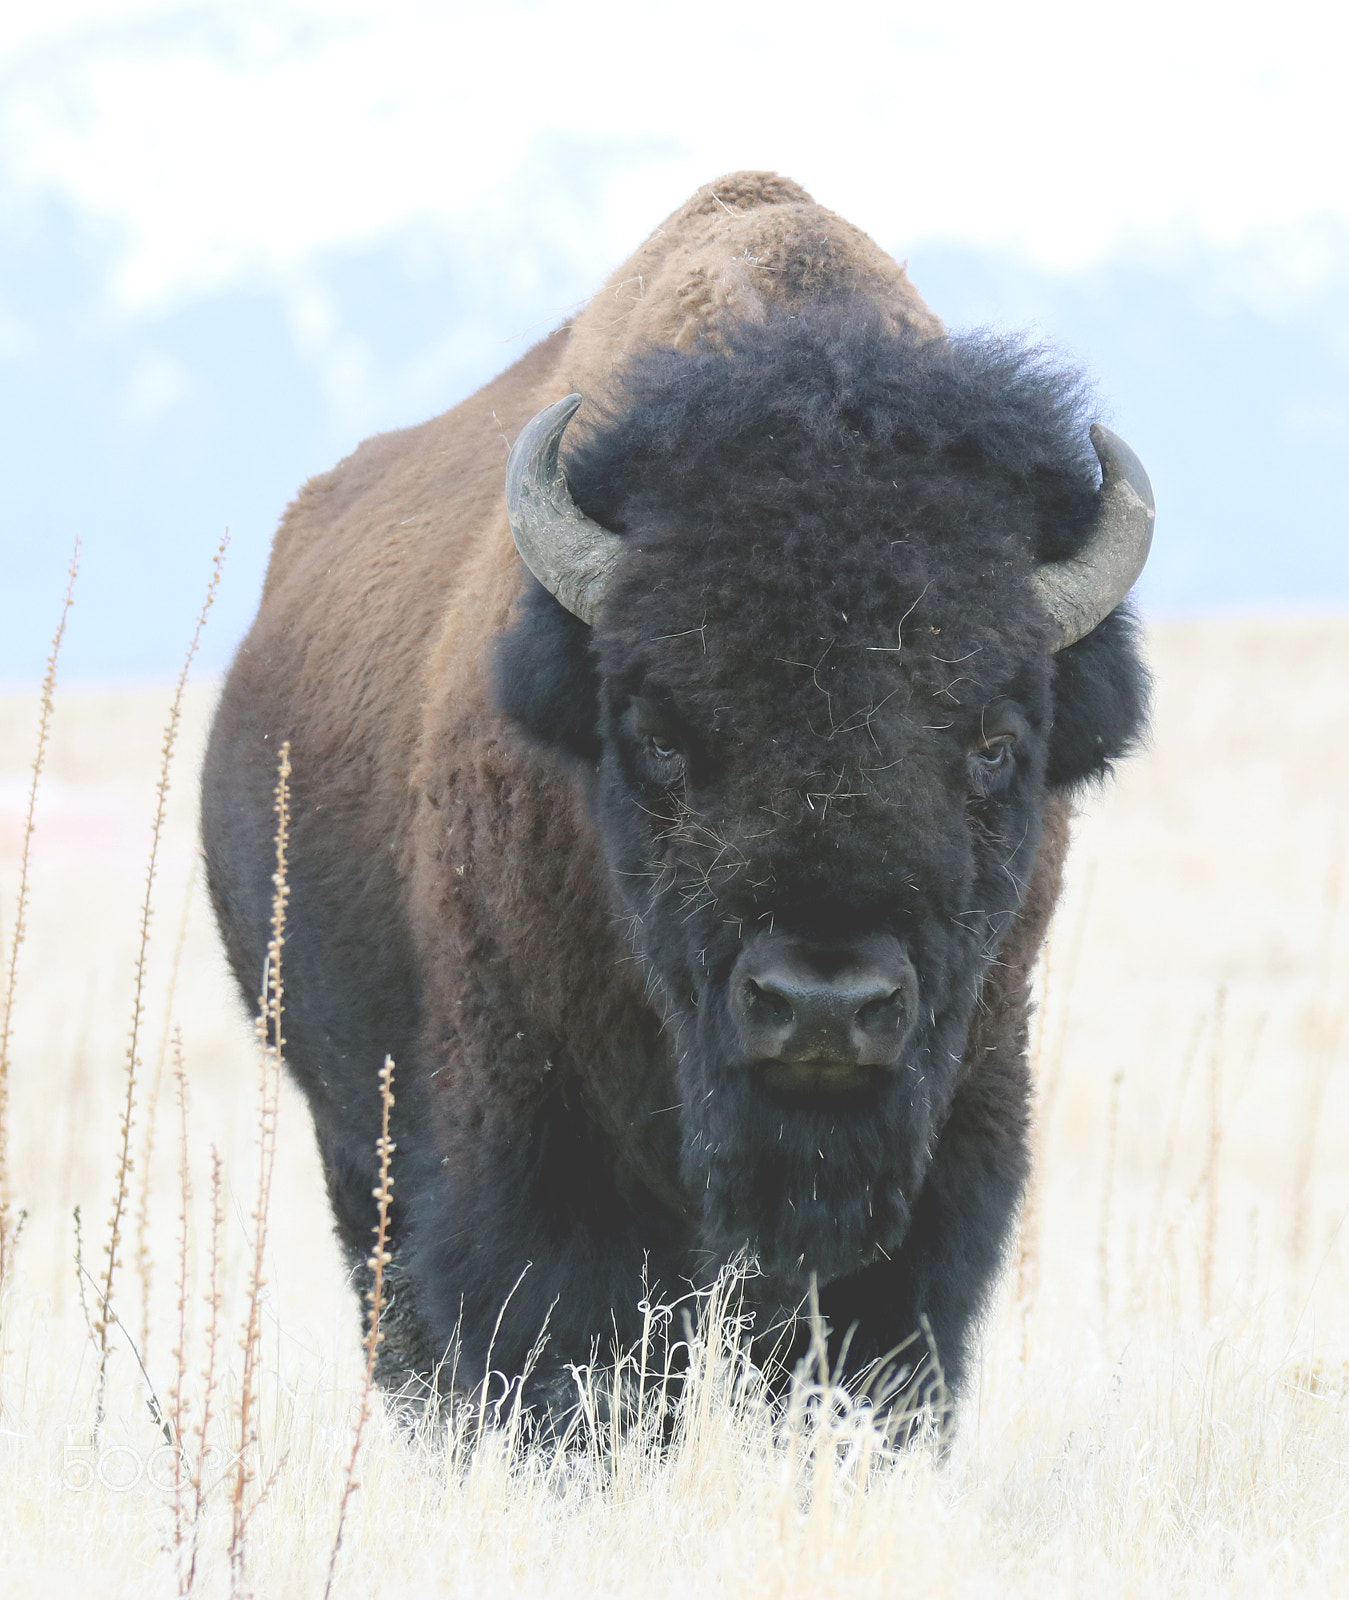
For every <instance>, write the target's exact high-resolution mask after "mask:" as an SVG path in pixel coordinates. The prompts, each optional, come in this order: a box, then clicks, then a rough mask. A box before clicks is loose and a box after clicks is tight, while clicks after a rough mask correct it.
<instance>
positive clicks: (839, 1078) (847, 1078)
mask: <svg viewBox="0 0 1349 1600" xmlns="http://www.w3.org/2000/svg"><path fill="white" fill-rule="evenodd" d="M751 1071H752V1072H753V1073H754V1074H755V1076H756V1077H757V1079H758V1081H759V1082H760V1083H761V1084H762V1085H763V1087H764V1089H765V1090H767V1091H768V1092H769V1093H771V1094H775V1095H781V1096H783V1097H784V1098H785V1099H786V1100H787V1101H788V1102H791V1101H794V1100H802V1099H805V1098H807V1097H809V1098H810V1099H812V1100H818V1099H823V1098H828V1097H830V1096H833V1095H844V1096H847V1098H848V1099H850V1100H851V1099H854V1098H856V1097H857V1096H859V1095H861V1094H864V1093H865V1092H866V1091H867V1090H871V1091H872V1092H874V1091H875V1090H876V1088H877V1079H878V1076H879V1074H878V1070H877V1069H876V1068H874V1067H859V1066H858V1065H857V1063H856V1062H854V1061H847V1060H838V1059H836V1058H833V1057H828V1056H820V1057H810V1058H808V1059H806V1060H803V1061H756V1062H755V1063H754V1065H753V1067H752V1068H751Z"/></svg>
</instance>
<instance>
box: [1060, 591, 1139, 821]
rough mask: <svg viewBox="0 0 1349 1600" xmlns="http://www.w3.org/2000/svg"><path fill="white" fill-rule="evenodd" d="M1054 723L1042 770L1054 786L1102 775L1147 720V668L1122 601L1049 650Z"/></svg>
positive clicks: (1133, 623)
mask: <svg viewBox="0 0 1349 1600" xmlns="http://www.w3.org/2000/svg"><path fill="white" fill-rule="evenodd" d="M1053 659H1054V691H1053V693H1054V726H1053V730H1052V732H1051V733H1050V736H1049V766H1048V771H1047V773H1046V776H1047V778H1048V780H1049V782H1050V784H1051V785H1052V786H1053V787H1054V788H1056V789H1066V788H1071V787H1072V786H1073V785H1074V784H1079V783H1083V782H1085V781H1087V780H1088V779H1091V778H1100V777H1104V775H1105V774H1106V772H1107V771H1108V770H1109V767H1110V764H1111V762H1112V761H1116V760H1118V759H1119V757H1120V756H1122V755H1125V754H1126V753H1127V752H1128V751H1129V750H1130V749H1132V748H1133V746H1134V745H1135V744H1137V742H1138V740H1139V738H1140V736H1141V735H1142V733H1143V731H1144V728H1145V726H1146V724H1147V715H1148V690H1149V682H1148V673H1147V668H1146V667H1145V666H1144V665H1143V662H1142V658H1141V656H1140V654H1139V649H1138V624H1137V622H1136V621H1135V619H1134V617H1133V614H1132V613H1131V612H1130V610H1129V608H1128V607H1127V606H1118V607H1117V608H1116V609H1115V610H1114V611H1112V612H1110V614H1109V615H1108V616H1107V617H1106V618H1105V619H1104V620H1103V621H1102V622H1099V623H1098V624H1097V625H1096V627H1095V628H1093V629H1092V631H1091V632H1090V633H1088V634H1086V635H1085V636H1084V637H1083V638H1081V639H1079V640H1078V641H1077V643H1076V644H1071V645H1068V646H1067V647H1066V648H1065V649H1062V650H1060V651H1059V652H1058V653H1057V655H1055V656H1054V658H1053Z"/></svg>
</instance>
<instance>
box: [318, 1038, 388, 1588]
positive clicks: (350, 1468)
mask: <svg viewBox="0 0 1349 1600" xmlns="http://www.w3.org/2000/svg"><path fill="white" fill-rule="evenodd" d="M379 1096H380V1105H381V1114H380V1134H379V1140H378V1143H377V1144H376V1146H375V1149H376V1150H377V1152H378V1154H379V1184H378V1186H377V1187H376V1188H375V1190H374V1196H375V1200H376V1202H377V1203H378V1206H379V1219H378V1221H377V1222H376V1224H375V1253H374V1255H372V1256H371V1257H370V1258H369V1260H368V1261H367V1263H366V1265H367V1266H368V1267H369V1268H370V1271H371V1272H372V1273H373V1275H374V1282H373V1284H372V1285H371V1288H370V1326H369V1329H368V1330H367V1332H366V1339H365V1381H364V1382H363V1384H362V1385H361V1410H360V1415H359V1416H358V1417H357V1419H356V1437H355V1438H354V1439H353V1440H352V1442H351V1459H350V1460H349V1461H348V1462H347V1477H346V1482H345V1484H344V1485H343V1487H342V1503H341V1505H340V1506H339V1507H338V1510H337V1533H336V1535H335V1536H334V1538H333V1549H332V1554H331V1556H329V1558H328V1581H327V1583H326V1584H325V1585H324V1588H323V1600H330V1596H331V1595H332V1592H333V1579H334V1577H335V1576H336V1574H337V1556H338V1552H339V1551H340V1550H341V1548H342V1530H343V1529H344V1527H345V1526H346V1520H347V1506H348V1504H349V1503H350V1500H351V1497H352V1495H353V1494H354V1493H355V1491H356V1488H357V1483H356V1459H357V1457H358V1456H359V1455H360V1451H361V1436H362V1435H363V1434H364V1432H365V1424H366V1422H367V1421H368V1420H369V1416H370V1391H371V1389H372V1387H373V1386H374V1381H375V1359H376V1356H377V1355H378V1353H379V1343H380V1340H381V1339H382V1338H383V1337H384V1335H383V1332H382V1331H381V1329H380V1325H379V1323H380V1317H381V1315H382V1314H383V1311H384V1269H385V1267H386V1266H388V1264H389V1261H390V1260H391V1257H390V1254H389V1251H388V1248H387V1246H388V1239H389V1205H390V1202H391V1200H392V1198H393V1175H392V1173H391V1172H390V1171H389V1165H390V1162H391V1160H392V1157H393V1152H394V1144H393V1141H392V1140H391V1139H390V1138H389V1112H390V1110H391V1108H392V1106H393V1057H392V1056H385V1058H384V1065H383V1066H382V1067H381V1068H380V1073H379Z"/></svg>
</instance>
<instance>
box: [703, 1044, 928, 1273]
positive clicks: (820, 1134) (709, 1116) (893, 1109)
mask: <svg viewBox="0 0 1349 1600" xmlns="http://www.w3.org/2000/svg"><path fill="white" fill-rule="evenodd" d="M699 1020H700V1027H699V1030H698V1031H699V1034H700V1035H702V1034H703V1033H704V1031H705V1030H706V1031H707V1032H712V1031H713V1029H712V1027H711V1026H709V1025H708V1023H707V1021H706V1019H705V1018H700V1019H699ZM950 1031H951V1030H949V1029H946V1028H942V1029H940V1030H938V1038H937V1039H935V1040H931V1041H929V1043H928V1044H927V1045H922V1044H919V1045H918V1046H917V1047H916V1048H915V1049H914V1050H913V1051H911V1052H910V1055H909V1062H908V1064H906V1065H905V1066H903V1067H901V1068H900V1069H899V1070H898V1071H897V1072H894V1073H892V1074H887V1075H886V1076H885V1077H883V1078H881V1079H880V1080H879V1081H878V1083H877V1085H876V1086H875V1088H874V1090H873V1089H868V1090H861V1091H858V1092H857V1094H856V1096H843V1095H840V1096H837V1097H834V1098H832V1099H830V1100H820V1101H816V1102H813V1103H812V1102H800V1101H793V1100H792V1099H791V1098H789V1097H787V1096H785V1095H775V1094H773V1093H772V1092H771V1091H769V1090H768V1089H766V1088H765V1087H763V1085H762V1084H760V1083H758V1082H756V1081H755V1075H754V1072H753V1070H752V1069H749V1068H745V1067H742V1066H737V1067H734V1068H727V1067H720V1066H718V1065H717V1063H716V1056H715V1054H714V1052H715V1047H716V1041H715V1039H708V1040H706V1045H707V1046H710V1047H711V1049H710V1050H709V1049H707V1048H705V1044H704V1039H703V1038H702V1037H700V1038H699V1039H698V1043H697V1044H696V1045H695V1046H694V1047H693V1048H692V1049H690V1050H688V1051H687V1052H686V1054H685V1055H684V1058H683V1060H682V1061H681V1062H680V1066H679V1073H680V1079H681V1088H682V1090H683V1094H682V1096H681V1098H682V1100H683V1104H684V1106H685V1108H686V1109H685V1113H684V1117H683V1122H684V1140H683V1149H682V1153H681V1170H682V1176H683V1179H684V1183H685V1184H686V1186H687V1188H688V1190H689V1192H690V1194H691V1195H692V1196H695V1197H701V1204H702V1227H701V1241H700V1242H701V1244H702V1247H703V1248H704V1249H705V1250H706V1251H707V1252H708V1253H709V1255H710V1256H711V1262H710V1263H709V1264H710V1265H712V1266H715V1265H718V1264H720V1263H722V1262H725V1261H728V1260H730V1259H732V1258H734V1257H736V1256H737V1255H743V1254H745V1253H748V1254H749V1255H750V1256H751V1257H752V1258H753V1259H754V1260H756V1261H757V1263H758V1265H759V1267H760V1269H761V1270H762V1272H763V1273H764V1274H765V1276H766V1277H767V1278H768V1279H769V1280H771V1281H773V1282H774V1283H776V1284H778V1285H780V1286H781V1288H782V1290H783V1291H784V1292H785V1293H795V1292H797V1291H801V1290H804V1289H805V1288H806V1286H807V1285H808V1284H809V1283H810V1281H811V1279H812V1278H814V1280H815V1281H816V1283H817V1284H819V1285H821V1286H822V1285H824V1284H826V1283H829V1282H831V1281H833V1280H834V1279H837V1278H842V1277H847V1276H849V1275H850V1274H852V1273H855V1272H858V1271H860V1270H861V1269H862V1268H863V1267H866V1266H869V1265H870V1264H871V1263H872V1262H873V1261H876V1260H878V1259H881V1258H882V1257H885V1256H891V1255H894V1254H895V1253H897V1252H898V1250H899V1249H900V1247H901V1246H902V1245H903V1243H904V1239H905V1237H906V1235H907V1234H908V1231H909V1223H910V1218H911V1214H912V1204H913V1201H914V1198H915V1197H916V1195H917V1193H918V1190H919V1188H920V1187H921V1185H922V1181H923V1176H924V1174H925V1173H926V1170H927V1166H928V1163H929V1161H930V1159H931V1152H932V1147H933V1145H934V1143H935V1138H936V1133H937V1131H938V1128H939V1123H940V1120H943V1119H944V1116H945V1109H946V1107H947V1105H949V1102H950V1090H951V1087H953V1085H954V1079H955V1068H954V1062H953V1061H952V1060H951V1056H950V1051H949V1050H947V1049H945V1048H944V1047H943V1044H942V1041H941V1037H940V1036H941V1035H944V1034H948V1033H949V1032H950ZM934 1058H935V1060H936V1061H937V1062H939V1063H940V1062H945V1063H946V1065H945V1070H942V1067H941V1066H940V1065H938V1066H937V1067H936V1069H935V1070H934V1066H933V1061H934Z"/></svg>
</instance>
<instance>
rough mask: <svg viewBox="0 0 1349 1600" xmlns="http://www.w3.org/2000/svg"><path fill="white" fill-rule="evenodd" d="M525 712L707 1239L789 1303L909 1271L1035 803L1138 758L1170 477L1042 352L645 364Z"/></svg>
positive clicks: (553, 472)
mask: <svg viewBox="0 0 1349 1600" xmlns="http://www.w3.org/2000/svg"><path fill="white" fill-rule="evenodd" d="M578 404H579V402H578V401H577V399H576V397H572V398H571V399H570V400H567V401H563V402H561V403H560V404H559V405H558V406H554V407H551V408H550V409H549V410H548V411H546V412H544V413H542V414H541V415H540V416H539V417H538V418H536V419H535V421H534V423H532V424H531V425H530V428H529V429H527V430H526V433H525V434H524V435H522V437H521V440H520V441H519V443H518V444H517V446H516V450H515V454H514V456H513V458H512V463H511V467H510V474H509V491H508V498H509V501H510V508H511V513H512V524H513V528H514V530H515V534H516V539H517V543H518V544H519V546H520V548H521V551H522V554H523V555H524V557H525V559H526V561H527V563H528V565H529V566H530V568H531V569H532V571H533V572H534V574H535V575H536V577H537V578H538V579H539V580H540V583H539V585H536V586H532V587H531V590H530V593H529V594H528V595H527V596H526V599H525V602H524V606H523V609H522V613H521V615H520V617H519V620H518V621H517V624H516V626H515V627H514V628H513V630H512V632H511V633H510V634H508V635H507V636H506V638H505V640H504V641H503V645H502V649H501V653H500V657H499V660H498V686H499V692H500V696H501V699H502V702H503V705H504V708H505V709H506V710H507V711H508V713H510V714H511V715H513V716H514V717H515V719H516V720H517V721H518V722H519V723H521V724H522V725H523V726H524V727H525V728H526V730H527V731H529V732H531V733H532V734H533V735H534V736H535V737H536V738H539V739H541V740H543V741H545V742H547V743H549V744H551V745H552V746H553V747H554V748H555V749H558V750H559V751H561V752H563V753H565V755H566V756H567V757H569V758H570V759H572V760H573V761H574V762H575V763H576V766H577V772H578V776H579V781H581V782H583V783H584V784H585V785H586V787H587V791H588V796H589V803H590V808H591V812H592V815H593V817H594V820H595V823H596V826H597V828H598V831H599V834H600V837H601V841H602V846H603V850H604V854H605V857H606V860H607V863H608V866H609V869H610V873H611V877H612V883H613V889H614V896H615V901H616V904H617V906H618V908H619V909H620V912H621V914H622V915H623V916H624V918H625V919H626V927H627V934H628V938H629V941H630V943H631V946H632V949H633V950H634V951H635V953H636V955H637V957H638V959H639V960H640V962H641V965H642V968H643V970H644V973H645V975H646V978H647V982H648V987H649V990H650V993H651V995H652V997H653V1000H654V1003H655V1004H656V1005H657V1007H658V1009H659V1010H660V1012H661V1014H662V1016H663V1019H664V1023H665V1031H666V1035H667V1037H668V1039H669V1041H670V1047H671V1051H672V1055H673V1058H674V1071H675V1074H676V1078H677V1082H678V1089H679V1096H678V1097H679V1100H680V1104H681V1116H682V1122H683V1127H682V1161H683V1177H684V1181H685V1184H686V1186H687V1188H688V1190H689V1192H690V1194H691V1195H692V1196H693V1197H695V1199H696V1200H697V1202H698V1203H700V1204H701V1207H702V1238H701V1243H702V1244H703V1245H704V1246H705V1247H706V1248H708V1249H709V1250H712V1251H714V1252H715V1253H716V1254H717V1255H718V1256H719V1257H724V1256H725V1255H727V1254H729V1253H731V1252H733V1251H735V1250H737V1249H745V1248H748V1249H749V1250H750V1251H751V1252H752V1253H754V1254H755V1255H756V1256H757V1258H758V1259H759V1261H760V1262H761V1264H762V1265H763V1267H764V1269H765V1271H766V1272H767V1273H768V1274H769V1275H770V1277H772V1278H774V1279H776V1280H779V1281H782V1282H785V1283H790V1284H799V1283H801V1282H803V1281H804V1280H805V1278H806V1277H807V1276H808V1275H809V1274H811V1273H814V1274H816V1275H817V1276H818V1278H819V1280H820V1281H821V1282H825V1281H828V1280H829V1279H831V1278H835V1277H838V1276H842V1275H846V1274H848V1273H851V1272H853V1271H856V1270H858V1269H859V1268H860V1267H862V1266H864V1265H865V1264H867V1263H869V1262H870V1261H872V1260H874V1259H876V1258H877V1257H878V1256H879V1255H881V1254H888V1253H891V1252H893V1251H894V1250H895V1249H897V1248H898V1247H899V1246H900V1245H901V1244H902V1242H903V1239H904V1237H905V1234H906V1232H907V1229H908V1226H909V1219H910V1215H911V1208H912V1205H913V1202H914V1199H915V1196H916V1194H917V1192H918V1190H919V1188H920V1187H921V1185H922V1182H923V1179H924V1175H925V1172H926V1170H927V1167H928V1164H929V1162H930V1160H931V1157H932V1152H933V1149H934V1145H935V1142H936V1140H937V1138H938V1135H939V1134H940V1132H941V1129H942V1125H943V1122H944V1119H945V1117H946V1115H947V1112H948V1110H949V1108H950V1105H951V1102H952V1096H953V1094H954V1092H955V1089H956V1086H957V1083H958V1081H959V1077H960V1074H961V1072H962V1070H964V1069H965V1065H966V1059H965V1058H966V1053H967V1043H968V1039H969V1034H970V1027H971V1019H972V1017H973V1015H974V1012H975V1008H976V1007H977V1006H978V1005H979V1002H980V993H981V989H982V987H983V985H984V983H985V981H986V979H987V977H988V974H989V973H990V970H991V969H992V967H993V965H994V964H995V963H996V962H997V960H998V953H999V948H1000V945H1001V943H1002V940H1003V938H1004V935H1005V932H1006V930H1007V928H1008V926H1009V924H1010V922H1011V921H1012V919H1013V918H1014V917H1015V916H1016V913H1017V911H1018V908H1019V907H1020V905H1021V903H1022V899H1023V896H1024V895H1025V892H1026V888H1027V885H1028V882H1029V880H1030V877H1031V873H1032V869H1033V866H1034V863H1035V857H1036V850H1037V846H1038V842H1039V837H1040V832H1041V822H1042V815H1043V811H1044V807H1045V802H1046V797H1047V794H1048V792H1049V790H1050V788H1051V787H1063V786H1065V785H1069V784H1072V783H1074V782H1078V781H1080V780H1082V779H1084V778H1086V777H1089V776H1091V775H1094V774H1097V773H1100V772H1101V771H1102V770H1104V767H1105V765H1106V764H1107V763H1108V761H1109V760H1110V758H1111V757H1112V756H1114V755H1115V754H1117V753H1118V752H1119V751H1120V750H1121V749H1122V748H1123V747H1124V746H1125V745H1126V744H1127V742H1128V741H1129V740H1130V738H1131V737H1132V736H1133V734H1134V733H1135V731H1136V729H1137V726H1138V723H1139V720H1140V717H1141V709H1142V679H1141V672H1140V668H1139V667H1138V663H1137V660H1136V657H1135V655H1134V651H1133V644H1132V635H1131V628H1130V624H1129V622H1128V619H1127V616H1126V614H1125V613H1124V612H1122V611H1121V610H1119V609H1118V607H1119V605H1120V602H1121V601H1122V600H1123V598H1124V596H1125V594H1126V592H1127V590H1128V588H1129V586H1130V585H1131V584H1132V582H1133V580H1134V578H1135V577H1136V576H1137V573H1138V571H1139V569H1140V568H1141V566H1142V562H1143V558H1144V557H1145V555H1146V551H1147V542H1148V538H1149V536H1150V531H1151V496H1150V492H1149V490H1148V488H1147V479H1146V476H1145V475H1144V474H1143V473H1142V469H1141V467H1139V466H1138V464H1137V462H1136V461H1135V459H1134V458H1133V456H1132V454H1131V452H1129V451H1128V449H1127V446H1124V445H1123V443H1122V441H1118V440H1116V439H1115V438H1114V436H1113V435H1109V434H1107V433H1106V432H1105V431H1104V430H1094V432H1093V435H1092V437H1093V439H1094V442H1095V444H1096V450H1097V454H1098V455H1099V457H1100V461H1101V464H1102V467H1103V469H1104V470H1103V476H1102V480H1101V481H1100V482H1098V476H1097V470H1096V462H1095V461H1094V460H1093V458H1092V455H1091V453H1090V450H1089V448H1088V447H1087V429H1086V427H1085V426H1084V424H1083V421H1082V407H1083V401H1082V392H1081V386H1080V383H1079V382H1078V381H1077V380H1076V378H1074V377H1073V376H1072V375H1071V374H1066V373H1064V372H1063V371H1062V370H1060V369H1058V368H1056V367H1054V366H1053V365H1052V364H1050V363H1048V362H1047V361H1046V360H1045V359H1044V358H1043V357H1041V356H1040V355H1038V354H1037V353H1035V352H1033V351H1027V350H1026V349H1024V348H1021V347H1018V346H1014V345H1011V344H1008V343H1005V342H997V341H992V340H988V339H982V338H952V339H940V340H929V341H920V340H918V339H916V338H914V337H912V336H907V335H904V334H902V333H901V334H896V333H895V332H893V331H891V330H888V329H887V328H885V327H883V326H882V325H881V324H880V323H879V322H878V321H877V319H876V318H875V317H874V316H872V315H869V314H868V313H867V312H866V311H865V310H858V309H856V308H854V309H852V310H850V311H845V312H838V311H832V312H825V311H821V312H818V313H814V314H805V315H796V316H790V317H788V316H781V317H778V318H776V319H773V320H770V321H768V322H766V323H764V324H758V325H746V326H744V327H743V328H741V329H740V330H738V332H737V333H735V335H734V336H732V337H731V338H730V339H729V340H723V341H722V342H721V343H719V344H718V345H715V346H713V345H711V344H706V345H703V346H698V347H695V348H694V349H693V350H691V351H689V352H677V351H672V350H653V351H651V352H649V353H648V354H646V355H644V356H642V357H640V358H639V359H638V360H637V361H636V362H635V363H634V364H633V365H632V367H631V368H630V369H629V370H628V372H627V373H626V374H625V378H624V384H623V393H622V398H621V400H619V401H618V402H616V403H614V405H613V406H612V408H611V409H610V410H609V411H608V412H607V413H605V414H604V415H601V416H599V417H597V418H594V419H588V430H587V431H586V433H585V435H584V437H582V438H579V439H577V440H575V441H572V440H570V439H569V441H568V443H569V446H571V447H572V448H571V451H570V456H569V460H568V463H567V467H566V470H565V473H564V472H563V470H562V469H561V468H560V467H559V465H558V444H559V441H560V439H561V434H562V430H563V429H564V428H565V427H566V424H567V421H568V419H569V418H570V416H571V414H572V412H573V411H574V410H575V409H576V406H577V405H578Z"/></svg>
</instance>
